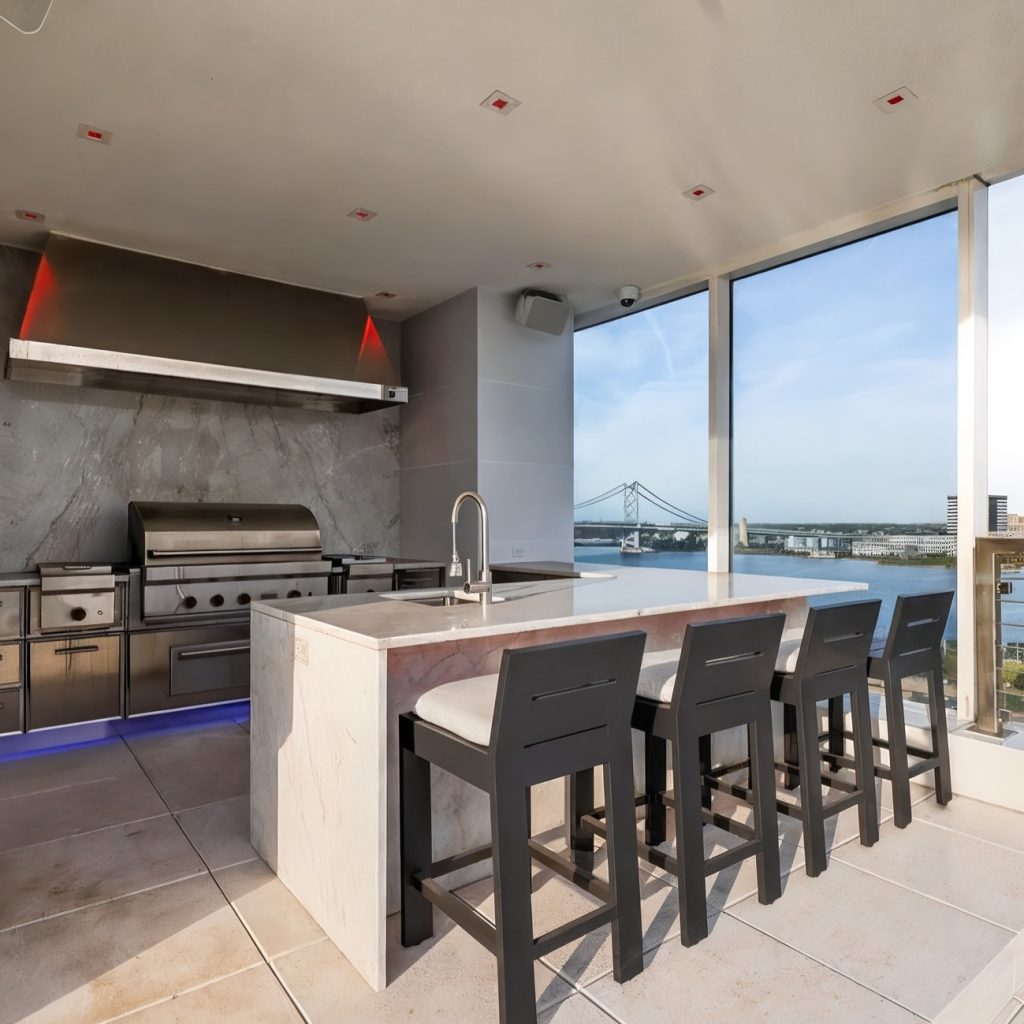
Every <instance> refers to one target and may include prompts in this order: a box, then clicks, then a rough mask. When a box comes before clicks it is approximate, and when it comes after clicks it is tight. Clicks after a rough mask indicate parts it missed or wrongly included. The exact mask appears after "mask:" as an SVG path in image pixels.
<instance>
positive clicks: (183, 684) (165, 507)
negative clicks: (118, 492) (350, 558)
mask: <svg viewBox="0 0 1024 1024" xmlns="http://www.w3.org/2000/svg"><path fill="white" fill-rule="evenodd" d="M128 533H129V541H130V545H131V551H132V560H133V562H134V563H135V564H136V566H138V568H133V569H132V571H131V586H130V590H131V605H132V607H131V615H130V618H129V636H128V645H129V657H128V664H129V679H128V712H129V714H132V715H137V714H149V713H152V712H155V711H166V710H169V709H171V708H176V707H187V706H189V705H192V704H199V703H210V702H214V701H226V700H238V699H239V698H244V697H247V696H248V695H249V608H248V606H249V604H250V603H251V602H252V601H272V600H276V599H278V598H287V597H306V596H322V595H325V594H327V592H328V585H329V581H330V576H331V568H332V566H331V562H330V560H329V559H326V558H324V557H323V550H322V548H321V542H320V528H319V526H318V525H317V521H316V518H315V517H314V515H313V513H312V512H310V511H309V509H308V508H306V507H305V506H303V505H252V504H225V503H212V502H211V503H209V504H206V503H193V502H189V503H184V502H150V501H138V502H132V503H131V504H130V505H129V507H128Z"/></svg>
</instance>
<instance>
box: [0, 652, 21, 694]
mask: <svg viewBox="0 0 1024 1024" xmlns="http://www.w3.org/2000/svg"><path fill="white" fill-rule="evenodd" d="M20 685H21V644H0V686H20Z"/></svg>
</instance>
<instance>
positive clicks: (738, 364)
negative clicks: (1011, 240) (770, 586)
mask: <svg viewBox="0 0 1024 1024" xmlns="http://www.w3.org/2000/svg"><path fill="white" fill-rule="evenodd" d="M956 331H957V240H956V214H955V213H950V214H946V215H944V216H941V217H935V218H932V219H930V220H927V221H923V222H920V223H917V224H914V225H911V226H909V227H906V228H901V229H899V230H897V231H892V232H889V233H887V234H884V235H878V236H875V237H873V238H869V239H866V240H864V241H861V242H857V243H855V244H852V245H848V246H844V247H842V248H840V249H834V250H832V251H830V252H826V253H822V254H821V255H818V256H814V257H811V258H808V259H805V260H801V261H799V262H797V263H791V264H789V265H787V266H784V267H779V268H776V269H774V270H770V271H766V272H765V273H762V274H757V275H755V276H753V277H749V278H745V279H743V280H740V281H737V282H735V283H734V285H733V485H734V490H733V509H732V511H733V520H734V529H735V534H734V538H735V542H736V547H735V555H734V566H733V567H734V570H735V571H737V572H753V573H764V574H770V575H778V576H810V577H814V578H827V579H838V580H850V581H857V582H863V583H867V584H868V585H869V587H870V593H871V594H872V595H873V596H876V597H879V598H881V599H882V602H883V604H882V611H881V615H880V617H879V626H878V632H879V635H884V633H885V632H886V631H887V629H888V625H889V620H890V617H891V615H892V611H893V607H894V605H895V600H896V597H897V595H899V594H909V593H920V592H927V591H939V590H951V589H955V586H956V569H955V559H956V547H955V544H956V537H955V533H952V532H947V496H949V495H952V494H955V491H956ZM857 596H858V595H856V594H851V593H847V594H845V595H842V596H839V597H835V598H829V599H827V600H836V601H841V600H851V599H855V598H856V597H857ZM823 600H824V599H823ZM955 635H956V627H955V615H954V616H952V617H951V619H950V622H949V624H948V626H947V633H946V636H947V641H951V640H953V639H954V638H955ZM954 663H955V649H954V648H953V646H952V645H951V644H950V645H948V651H947V672H948V674H950V675H952V674H953V672H954V669H955V664H954ZM949 692H950V693H952V689H950V691H949Z"/></svg>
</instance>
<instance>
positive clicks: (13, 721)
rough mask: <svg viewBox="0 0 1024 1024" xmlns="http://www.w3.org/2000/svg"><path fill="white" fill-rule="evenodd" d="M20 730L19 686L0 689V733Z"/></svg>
mask: <svg viewBox="0 0 1024 1024" xmlns="http://www.w3.org/2000/svg"><path fill="white" fill-rule="evenodd" d="M8 732H21V687H20V686H14V687H8V688H7V689H0V733H8Z"/></svg>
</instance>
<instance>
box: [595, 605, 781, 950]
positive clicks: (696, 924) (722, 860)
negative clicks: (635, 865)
mask: <svg viewBox="0 0 1024 1024" xmlns="http://www.w3.org/2000/svg"><path fill="white" fill-rule="evenodd" d="M785 622H786V616H785V615H755V616H750V617H748V618H742V619H726V620H722V621H719V622H707V623H701V624H693V623H691V624H690V625H688V626H687V627H686V632H685V634H684V635H683V646H682V650H681V651H680V652H679V653H678V655H676V654H675V652H671V653H668V654H665V653H662V654H653V655H649V656H648V657H647V658H645V659H644V668H643V670H642V671H641V673H640V683H639V688H638V691H637V699H636V704H635V707H634V710H633V728H634V729H639V730H641V731H642V732H643V734H644V745H645V755H644V760H645V765H646V779H645V784H644V798H643V801H642V802H643V804H644V806H645V811H646V823H645V828H644V841H643V843H641V844H640V855H641V856H642V857H644V858H645V859H646V860H649V861H650V862H651V863H652V864H655V865H657V866H658V867H661V868H664V869H665V870H666V871H669V872H671V873H672V874H674V875H675V876H676V877H677V878H678V879H679V917H680V921H681V927H682V932H681V936H680V939H681V941H682V944H683V945H684V946H692V945H694V944H695V943H697V942H700V940H701V939H704V938H707V935H708V911H707V896H706V893H705V890H704V879H705V878H706V877H707V876H708V875H712V874H714V873H715V872H717V871H721V870H722V869H723V868H726V867H729V866H730V865H732V864H736V863H738V862H739V861H741V860H745V859H746V858H747V857H755V858H756V859H757V890H758V899H759V900H760V902H761V903H773V902H774V901H775V900H776V899H778V898H779V896H780V895H781V893H782V881H781V877H780V872H779V842H778V818H777V817H776V813H775V757H774V752H773V748H772V714H771V696H770V694H771V684H772V674H773V672H774V669H775V660H776V657H777V655H778V651H779V641H780V639H781V637H782V630H783V627H784V626H785ZM742 726H746V728H747V742H748V745H749V759H748V760H747V761H745V762H744V765H748V766H749V768H750V786H749V788H748V787H744V786H739V785H733V784H730V783H727V782H725V781H723V780H722V779H719V778H717V777H713V776H712V775H710V774H709V773H708V771H709V766H708V765H707V763H706V762H707V761H708V760H709V759H710V754H709V750H710V737H711V735H712V734H713V733H716V732H721V731H723V730H725V729H733V728H736V727H742ZM667 743H671V744H672V772H673V781H674V786H675V790H674V793H673V794H672V795H671V796H669V795H668V794H667V793H666V792H665V790H666V787H667V756H666V746H667ZM584 785H585V783H584ZM709 790H719V791H722V792H727V793H729V794H730V795H732V796H734V797H737V798H738V799H740V800H742V801H744V802H745V803H747V804H749V805H750V806H751V807H752V809H753V822H752V825H747V824H745V823H743V822H739V821H734V820H733V819H732V818H730V817H727V816H725V815H720V814H715V813H713V812H712V811H711V810H709V809H706V808H705V807H704V806H703V804H704V800H703V798H702V797H703V794H704V793H705V792H707V791H709ZM582 800H583V796H582V795H581V796H580V797H579V801H580V803H582ZM666 807H672V808H673V809H674V810H675V828H676V856H675V857H671V856H669V855H668V854H666V853H663V852H661V851H659V850H656V849H655V848H654V847H656V846H657V845H658V844H659V843H662V842H664V841H665V838H666V837H665V808H666ZM600 817H601V812H600V811H597V812H595V813H594V814H593V815H584V816H583V824H584V826H587V825H589V826H590V827H591V828H592V829H593V830H594V831H597V832H598V834H601V831H602V829H601V823H600ZM705 823H707V824H711V825H715V826H717V827H718V828H721V829H724V830H726V831H728V832H731V833H733V834H734V835H738V836H740V837H742V838H743V839H744V840H745V841H744V842H742V843H739V844H738V845H737V846H735V847H733V848H732V849H730V850H727V851H725V852H724V853H720V854H718V855H717V856H714V857H711V858H710V859H708V860H705V859H704V836H703V826H704V824H705Z"/></svg>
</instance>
